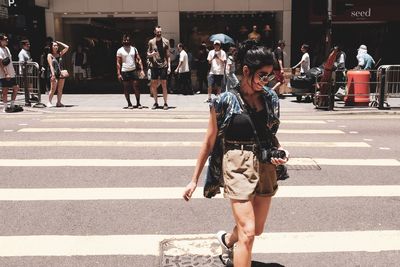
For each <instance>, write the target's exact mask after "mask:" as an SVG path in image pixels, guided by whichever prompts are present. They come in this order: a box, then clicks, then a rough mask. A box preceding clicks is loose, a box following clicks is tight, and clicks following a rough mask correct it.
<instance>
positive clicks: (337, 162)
mask: <svg viewBox="0 0 400 267" xmlns="http://www.w3.org/2000/svg"><path fill="white" fill-rule="evenodd" d="M315 164H318V165H327V166H372V167H377V166H387V167H398V166H400V161H398V160H397V159H326V158H313V159H310V158H291V159H290V160H289V162H288V163H287V165H315ZM206 165H207V164H206ZM152 166H153V167H194V166H196V160H195V159H83V158H82V159H0V167H152Z"/></svg>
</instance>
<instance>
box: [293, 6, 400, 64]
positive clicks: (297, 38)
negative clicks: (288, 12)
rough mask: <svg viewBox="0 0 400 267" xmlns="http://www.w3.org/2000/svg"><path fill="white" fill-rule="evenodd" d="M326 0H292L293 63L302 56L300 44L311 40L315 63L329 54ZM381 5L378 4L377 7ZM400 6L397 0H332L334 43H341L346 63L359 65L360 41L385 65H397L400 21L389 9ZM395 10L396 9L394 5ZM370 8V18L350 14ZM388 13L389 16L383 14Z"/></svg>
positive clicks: (399, 57) (312, 59) (312, 55)
mask: <svg viewBox="0 0 400 267" xmlns="http://www.w3.org/2000/svg"><path fill="white" fill-rule="evenodd" d="M326 3H327V1H319V0H308V1H293V10H296V12H295V13H293V19H292V64H295V63H297V61H298V60H299V59H300V58H301V52H300V46H301V44H302V43H308V44H309V45H310V47H311V53H310V56H311V63H312V66H317V65H319V64H322V63H323V61H324V60H325V59H326V57H327V55H326V54H325V52H324V45H325V29H326V24H325V22H324V21H323V20H324V17H325V18H326V15H325V14H326V12H327V11H326V10H327V4H326ZM378 5H379V6H378ZM395 6H399V3H398V2H397V1H392V0H386V1H381V3H376V2H375V1H370V0H366V1H359V0H337V1H335V0H334V1H333V23H332V45H335V44H338V45H341V46H342V49H343V51H344V52H345V53H346V55H347V59H346V66H347V68H353V67H355V66H356V65H357V59H356V55H357V49H358V48H359V46H360V45H361V44H364V45H366V46H367V47H368V52H369V53H370V54H371V56H372V57H373V58H374V59H375V61H376V62H379V65H382V64H396V63H397V64H398V62H400V53H396V52H395V51H396V50H397V43H396V41H395V39H396V38H397V36H398V35H399V33H400V28H399V26H400V21H399V19H398V18H397V16H390V15H389V14H391V13H393V12H389V10H391V9H393V8H394V7H395ZM394 9H395V8H394ZM354 10H356V11H359V10H361V11H367V12H368V15H369V16H368V17H365V18H360V19H358V18H354V17H351V15H350V14H351V12H352V11H354ZM381 14H388V16H385V15H383V16H382V15H381Z"/></svg>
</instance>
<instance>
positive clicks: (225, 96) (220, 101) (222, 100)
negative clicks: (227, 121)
mask: <svg viewBox="0 0 400 267" xmlns="http://www.w3.org/2000/svg"><path fill="white" fill-rule="evenodd" d="M235 100H236V95H235V93H234V92H231V91H225V92H223V93H222V94H220V95H219V96H217V97H216V98H214V99H213V100H212V101H211V103H210V107H213V108H215V110H216V111H217V113H218V112H219V111H220V110H221V109H222V108H224V107H227V106H229V105H231V104H232V103H233V102H234V101H235Z"/></svg>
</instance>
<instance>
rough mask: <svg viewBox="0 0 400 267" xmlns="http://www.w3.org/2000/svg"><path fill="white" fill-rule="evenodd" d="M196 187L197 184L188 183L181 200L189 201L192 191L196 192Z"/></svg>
mask: <svg viewBox="0 0 400 267" xmlns="http://www.w3.org/2000/svg"><path fill="white" fill-rule="evenodd" d="M196 187H197V184H196V183H195V182H193V181H191V182H190V183H188V185H187V186H186V188H185V191H184V192H183V199H184V200H186V201H189V200H190V198H191V197H192V195H193V193H194V191H195V190H196Z"/></svg>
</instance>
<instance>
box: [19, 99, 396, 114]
mask: <svg viewBox="0 0 400 267" xmlns="http://www.w3.org/2000/svg"><path fill="white" fill-rule="evenodd" d="M206 98H207V95H206V94H199V95H178V94H170V95H168V105H169V110H168V111H164V110H162V109H158V110H151V107H152V106H153V104H154V100H153V98H152V97H150V95H149V94H142V95H141V104H142V105H143V106H144V108H143V109H142V110H141V111H152V112H171V111H172V112H187V111H192V112H193V111H194V112H195V111H204V112H208V110H209V108H208V106H209V105H208V103H204V100H205V99H206ZM46 100H47V95H42V102H43V103H46V102H47V101H46ZM131 101H132V104H133V105H136V99H135V96H134V95H131ZM62 102H63V103H64V104H65V105H66V107H65V108H25V110H29V111H37V112H66V111H69V112H90V111H93V112H102V111H104V112H123V111H126V112H132V111H133V112H134V111H138V110H137V109H134V110H130V109H128V110H127V109H123V107H125V106H126V101H125V98H124V96H123V95H122V94H65V95H63V101H62ZM158 103H159V105H160V106H161V107H162V105H163V104H164V100H163V98H162V95H161V94H159V95H158ZM389 104H390V105H391V107H392V109H391V110H379V109H377V108H375V107H345V106H344V103H343V102H340V101H337V102H335V110H334V111H324V110H318V109H315V107H314V105H313V104H312V103H306V102H297V101H296V98H295V97H293V96H291V95H286V96H285V97H284V98H283V99H281V112H283V113H285V112H300V113H319V114H320V115H329V114H335V115H338V114H360V113H362V114H364V113H365V114H367V113H368V114H400V98H391V99H389Z"/></svg>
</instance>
